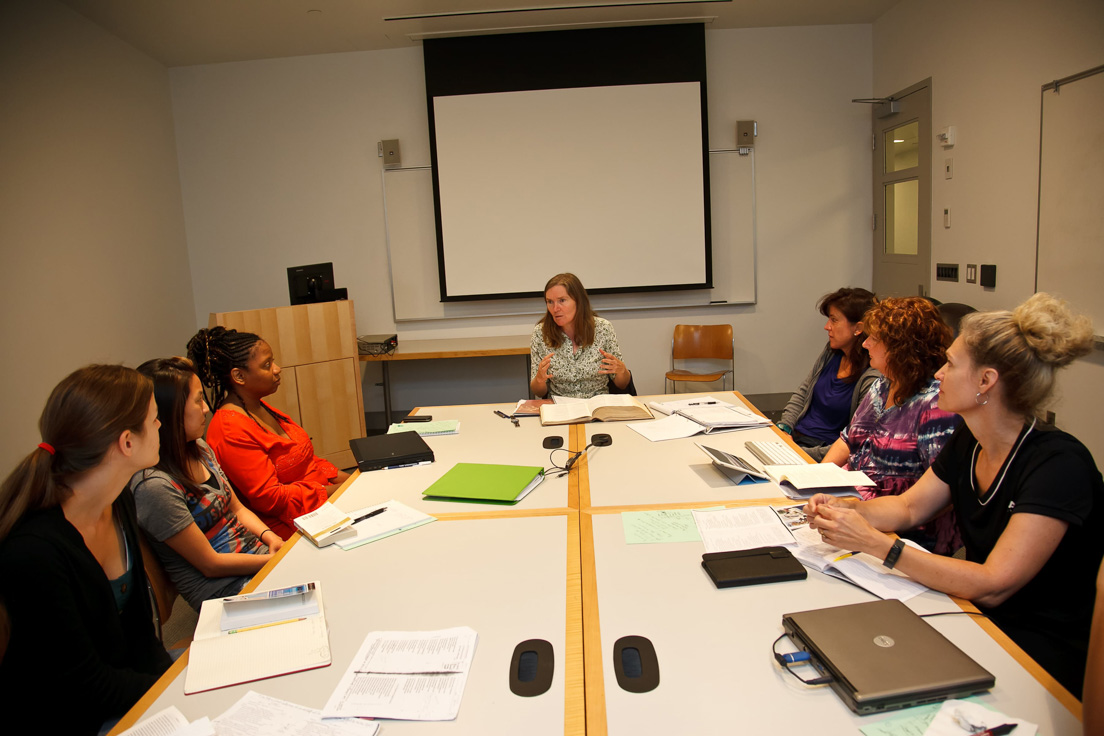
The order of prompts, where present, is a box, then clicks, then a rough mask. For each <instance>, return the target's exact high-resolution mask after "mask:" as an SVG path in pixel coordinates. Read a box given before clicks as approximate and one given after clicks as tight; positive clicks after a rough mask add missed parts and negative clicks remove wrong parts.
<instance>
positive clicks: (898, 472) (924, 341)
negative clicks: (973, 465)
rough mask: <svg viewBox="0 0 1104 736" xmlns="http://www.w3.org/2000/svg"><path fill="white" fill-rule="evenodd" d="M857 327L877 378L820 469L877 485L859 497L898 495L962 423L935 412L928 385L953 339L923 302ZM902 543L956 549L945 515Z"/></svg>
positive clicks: (899, 304) (881, 305)
mask: <svg viewBox="0 0 1104 736" xmlns="http://www.w3.org/2000/svg"><path fill="white" fill-rule="evenodd" d="M863 326H864V329H865V330H866V334H867V338H866V341H865V342H864V343H863V347H865V348H866V349H867V351H868V352H869V353H870V365H871V367H873V368H877V369H878V370H879V371H881V372H882V378H879V379H878V380H877V381H875V382H874V385H873V386H871V387H870V391H869V392H868V393H867V394H866V397H865V398H864V399H863V400H862V403H860V404H859V408H858V409H856V410H855V415H854V416H853V417H852V418H851V424H850V425H848V426H847V427H846V428H845V429H844V430H843V432H842V433H841V434H840V438H839V439H838V440H836V442H835V444H833V445H832V447H831V448H830V449H829V450H828V453H827V454H826V455H825V456H824V460H823V461H822V462H826V463H828V462H831V463H835V464H836V465H843V466H845V467H847V468H848V469H850V470H861V471H862V472H864V473H866V474H867V475H868V476H869V477H870V479H871V480H873V481H874V483H875V484H876V486H875V488H874V489H873V490H869V489H866V490H863V491H861V492H862V494H863V497H864V498H875V497H877V496H897V495H900V494H902V493H904V492H905V491H906V490H908V488H909V487H910V486H911V485H912V484H913V483H915V482H916V481H917V479H918V478H920V476H921V475H923V474H924V471H925V470H927V469H928V468H929V467H930V466H931V464H932V462H934V460H935V458H936V456H937V455H938V454H939V451H940V450H942V449H943V445H945V444H946V443H947V440H948V439H950V437H951V434H952V433H953V432H954V430H955V427H956V426H958V423H959V421H960V419H959V417H957V416H956V415H954V414H951V413H950V412H947V411H943V410H942V409H940V408H939V407H938V406H937V401H938V398H939V381H937V380H935V378H934V376H935V372H936V371H937V370H939V368H940V366H942V365H943V363H944V362H945V361H946V357H947V348H948V347H949V346H950V344H951V340H952V335H951V330H950V328H949V327H947V325H946V324H945V323H944V322H943V319H942V318H941V317H940V316H939V310H938V309H936V308H935V305H934V304H932V303H931V302H930V301H928V300H927V299H923V298H921V297H904V298H898V299H885V300H884V301H881V302H878V303H877V304H875V305H874V306H873V307H871V309H870V310H869V311H868V312H867V313H866V316H865V317H864V319H863ZM906 536H910V537H912V538H914V539H915V540H916V541H917V542H920V543H921V544H923V545H924V546H925V547H927V548H929V549H931V550H932V551H934V552H939V553H941V554H951V553H952V552H954V551H955V549H957V548H958V547H959V546H961V540H960V539H959V536H958V533H957V530H956V529H955V525H954V517H953V515H951V514H945V515H944V516H941V517H938V518H937V519H935V520H934V522H933V523H931V524H929V525H927V526H925V527H920V528H918V529H916V530H913V531H912V532H910V533H908V534H906Z"/></svg>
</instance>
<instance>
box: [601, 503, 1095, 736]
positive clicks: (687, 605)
mask: <svg viewBox="0 0 1104 736" xmlns="http://www.w3.org/2000/svg"><path fill="white" fill-rule="evenodd" d="M620 516H621V515H620V514H617V513H610V514H594V515H593V517H592V519H593V531H594V537H593V543H594V559H595V574H596V578H597V590H598V600H597V608H598V615H599V617H600V627H599V629H600V635H601V649H602V654H601V658H600V659H601V662H602V663H603V665H604V667H603V669H604V672H603V679H604V695H605V711H606V718H607V723H606V725H607V726H608V733H610V734H617V735H621V734H624V735H625V736H637V735H638V734H643V733H655V734H659V733H663V734H676V733H678V734H694V735H695V736H705V735H706V734H734V733H746V734H800V735H801V736H805V735H806V734H809V733H815V734H818V735H820V734H846V735H847V736H854V735H855V734H857V733H858V729H859V727H860V726H865V725H868V724H871V723H875V722H877V721H880V720H884V719H885V718H886V717H888V716H890V715H892V714H886V715H874V716H862V717H860V716H857V715H855V714H854V713H852V712H851V711H850V710H848V708H847V706H846V705H844V703H843V701H842V700H840V698H839V697H837V696H836V694H835V693H834V692H833V691H832V690H831V689H829V688H827V687H819V688H818V687H812V688H807V687H806V686H804V685H802V684H800V683H798V682H797V680H795V679H794V678H793V677H792V676H791V675H790V674H787V673H785V672H783V671H782V670H781V668H780V667H778V666H777V665H776V664H775V661H774V659H773V657H772V655H771V644H772V642H773V641H774V639H775V638H777V637H778V636H779V635H780V634H781V633H782V615H783V614H784V613H791V612H796V611H803V610H809V609H813V608H823V607H827V606H835V605H845V604H849V603H859V602H863V601H868V600H874V597H873V596H872V595H870V594H869V593H866V592H865V591H863V590H861V589H859V588H856V587H854V586H852V585H849V584H847V583H844V582H841V581H839V580H836V579H833V578H830V577H827V576H825V575H822V574H820V573H817V572H813V571H810V572H809V578H808V580H804V581H792V582H785V583H774V584H769V585H755V586H747V587H738V588H727V589H724V590H718V589H717V588H715V587H714V586H713V583H712V582H711V581H710V580H709V578H708V576H707V575H706V573H705V571H704V570H702V568H701V555H702V552H703V547H702V544H701V543H700V542H682V543H669V544H634V545H629V544H626V543H625V539H624V533H623V530H622V522H621V518H620ZM585 543H586V542H585V540H584V544H585ZM584 558H585V555H584ZM908 605H909V606H910V607H911V608H913V610H915V611H917V612H918V613H931V612H935V611H955V610H959V608H958V606H957V605H955V603H954V602H953V601H951V600H950V599H949V598H947V596H945V595H943V594H941V593H934V592H929V593H925V594H923V595H921V596H919V597H917V598H914V599H912V600H911V601H909V602H908ZM588 616H589V614H588ZM590 620H591V619H590V618H588V619H587V621H588V623H589V622H590ZM927 620H928V621H929V622H930V623H931V624H932V625H933V626H934V627H935V628H936V629H938V630H939V631H940V632H942V633H943V634H944V635H945V636H946V637H947V638H948V639H950V640H951V641H952V642H953V643H955V644H956V645H957V646H959V647H960V648H961V649H963V651H965V652H966V653H967V654H969V655H970V656H971V657H973V658H974V659H975V660H977V661H978V662H979V663H980V664H981V665H982V666H983V667H985V668H986V669H988V670H989V671H990V672H992V673H993V674H994V675H995V676H996V687H994V689H993V690H992V692H991V693H990V694H988V695H984V696H981V699H982V700H983V701H984V702H986V703H988V704H990V705H992V706H993V707H995V708H996V709H998V710H1000V711H1002V712H1004V713H1007V714H1009V715H1014V716H1018V717H1021V718H1026V719H1028V720H1030V721H1033V722H1035V723H1038V724H1039V726H1040V734H1046V735H1048V736H1054V735H1055V734H1072V733H1080V728H1081V726H1080V723H1078V721H1077V720H1076V719H1075V718H1074V717H1073V715H1072V714H1071V713H1070V712H1069V711H1068V710H1067V709H1066V708H1065V707H1063V706H1062V705H1061V704H1060V703H1058V701H1057V700H1055V698H1054V697H1053V696H1051V695H1050V694H1049V693H1047V691H1046V690H1045V689H1043V688H1042V687H1041V686H1040V685H1039V683H1038V682H1037V681H1036V680H1035V679H1034V678H1033V677H1032V676H1031V675H1030V674H1028V673H1027V671H1026V670H1024V669H1023V668H1022V667H1021V666H1020V665H1019V664H1017V663H1016V661H1015V660H1014V659H1012V657H1011V656H1010V655H1009V654H1008V653H1007V652H1006V651H1005V650H1004V649H1003V648H1002V647H1001V646H1000V645H999V644H998V643H997V642H996V641H994V640H993V639H992V638H991V637H989V636H988V635H987V634H986V633H985V632H984V631H983V630H982V629H981V628H980V627H979V626H978V625H977V623H975V622H974V621H972V620H970V617H969V616H965V615H955V616H940V617H935V618H930V619H927ZM630 634H634V635H639V636H644V637H646V638H648V639H649V640H651V642H652V644H653V645H654V647H655V650H656V654H657V657H658V660H659V674H660V684H659V687H658V688H656V689H655V690H653V691H652V692H649V693H643V694H633V693H628V692H625V691H623V690H621V688H620V687H619V686H618V685H617V681H616V678H615V676H614V674H613V671H612V667H611V666H610V664H609V663H610V662H611V661H612V656H613V655H612V652H613V645H614V642H615V641H616V640H617V639H618V638H620V637H622V636H626V635H630ZM590 645H591V640H590V639H589V638H588V646H590ZM790 651H792V649H791V650H790ZM591 661H593V660H591V659H590V658H589V657H588V664H589V663H590V662H591ZM804 676H805V677H809V676H810V675H809V674H808V673H805V674H804ZM592 680H593V673H592V672H590V671H588V674H587V681H588V695H587V697H588V704H587V710H588V718H592V716H593V713H594V711H593V710H592V705H593V704H592V703H591V702H590V700H591V697H592V696H591V691H590V684H591V682H592ZM592 727H597V728H598V731H597V732H598V733H604V732H605V730H604V729H602V728H601V726H600V725H599V724H594V723H590V722H588V730H590V728H592Z"/></svg>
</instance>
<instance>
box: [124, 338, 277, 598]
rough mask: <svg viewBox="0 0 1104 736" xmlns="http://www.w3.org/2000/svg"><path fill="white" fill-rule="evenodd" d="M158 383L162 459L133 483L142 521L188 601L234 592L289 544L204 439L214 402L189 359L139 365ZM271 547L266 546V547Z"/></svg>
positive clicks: (175, 582) (170, 573)
mask: <svg viewBox="0 0 1104 736" xmlns="http://www.w3.org/2000/svg"><path fill="white" fill-rule="evenodd" d="M138 370H139V371H140V372H141V373H144V374H145V375H147V376H149V377H150V378H152V379H153V382H154V399H155V401H156V403H157V410H158V414H159V415H160V419H161V429H160V433H161V456H160V459H159V460H158V463H157V465H156V466H155V467H153V468H147V469H146V470H140V471H138V472H137V473H135V474H134V476H133V477H132V478H131V481H130V487H131V490H132V491H133V492H134V500H135V504H136V506H137V509H138V523H139V525H140V526H141V527H142V529H143V530H144V531H145V532H146V534H147V535H148V536H149V537H150V540H151V542H152V546H153V548H154V551H155V552H156V553H157V556H158V558H160V560H161V564H162V565H163V566H164V567H165V570H166V572H168V573H169V576H170V577H171V578H172V581H173V583H174V584H175V585H176V587H177V589H178V590H179V591H180V594H181V595H182V596H184V599H185V600H186V601H188V604H189V605H190V606H192V608H195V609H196V610H199V607H200V605H201V604H202V603H203V601H205V600H207V599H209V598H217V597H221V596H226V595H234V594H235V593H237V592H239V591H240V590H241V589H242V587H243V586H244V585H245V584H246V583H247V582H249V580H250V579H251V578H252V577H253V575H254V574H255V573H256V572H257V571H258V570H260V569H261V568H262V567H264V565H265V563H266V562H268V560H269V559H270V558H271V557H272V553H274V552H276V551H277V550H278V549H279V548H280V546H281V545H282V544H283V540H281V539H280V537H279V535H277V534H275V533H274V532H272V531H271V530H269V529H267V528H265V525H264V523H263V522H262V521H261V520H260V519H258V518H257V516H256V515H255V514H254V513H253V512H252V511H250V510H249V509H247V508H246V507H245V506H244V505H243V504H242V503H241V501H240V500H238V497H237V495H236V494H235V493H234V491H233V489H232V488H231V486H230V482H229V481H228V480H227V479H226V475H225V474H224V473H223V472H222V468H221V467H219V464H218V461H217V460H216V459H215V455H214V453H213V452H212V451H211V448H210V447H208V446H207V443H205V442H204V441H203V440H202V439H201V438H202V436H203V430H204V427H205V425H206V420H207V403H206V402H205V401H204V398H203V389H202V386H201V385H200V382H199V378H198V376H196V374H195V372H194V371H193V370H192V364H191V362H190V361H188V360H186V359H184V358H164V359H158V360H151V361H147V362H146V363H143V364H142V365H141V366H139V367H138ZM266 543H267V545H266Z"/></svg>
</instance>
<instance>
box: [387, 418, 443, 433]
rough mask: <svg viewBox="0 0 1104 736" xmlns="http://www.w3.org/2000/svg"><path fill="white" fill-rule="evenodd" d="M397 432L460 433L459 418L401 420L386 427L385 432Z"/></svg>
mask: <svg viewBox="0 0 1104 736" xmlns="http://www.w3.org/2000/svg"><path fill="white" fill-rule="evenodd" d="M399 432H417V433H418V434H420V435H421V436H422V437H437V436H440V435H446V434H460V420H459V419H438V420H437V421H435V422H403V423H401V424H392V425H391V426H390V427H388V428H387V434H398V433H399Z"/></svg>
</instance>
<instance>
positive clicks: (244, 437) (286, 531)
mask: <svg viewBox="0 0 1104 736" xmlns="http://www.w3.org/2000/svg"><path fill="white" fill-rule="evenodd" d="M188 357H189V358H190V359H191V361H192V364H193V365H194V366H195V369H196V373H197V374H198V375H199V378H200V380H201V381H202V382H203V385H204V386H205V387H206V388H207V389H208V390H209V391H210V394H209V397H208V403H209V404H210V405H211V406H214V407H218V408H217V410H216V411H215V414H214V416H213V417H212V418H211V424H210V426H209V427H208V428H207V444H208V445H210V446H211V448H212V449H213V450H214V451H215V455H216V456H217V457H218V461H219V464H221V465H222V468H223V470H224V471H226V474H227V476H229V478H230V481H231V483H233V484H234V487H235V488H236V489H237V490H238V492H239V494H240V495H241V497H242V499H243V500H244V501H245V503H246V505H247V506H249V508H250V509H252V510H253V512H254V513H256V514H257V516H259V517H260V518H261V520H262V521H263V522H264V523H265V524H266V525H267V526H268V528H270V529H271V530H272V531H274V532H276V533H277V534H279V535H280V536H281V537H282V538H283V539H288V538H290V537H291V535H292V534H293V533H294V532H295V525H294V523H293V520H294V519H295V517H297V516H302V515H303V514H306V513H309V512H311V511H314V510H315V509H316V508H318V507H319V506H321V505H322V503H323V502H324V501H325V500H326V499H327V498H328V497H329V496H330V494H332V493H333V492H334V490H336V489H337V487H338V486H339V485H341V484H342V483H343V482H345V480H346V479H347V478H348V477H349V476H348V474H347V473H344V472H342V471H340V470H338V469H337V468H336V467H335V466H334V465H333V463H330V462H327V461H326V460H323V459H321V458H319V457H316V456H315V454H314V446H313V445H312V444H311V440H310V437H308V436H307V433H306V432H304V431H303V428H302V427H300V426H299V425H298V424H296V423H295V422H293V421H292V420H291V418H290V417H288V416H287V415H285V414H282V413H281V412H278V411H276V410H275V409H273V408H272V407H271V406H269V405H268V404H266V403H265V402H264V401H262V400H261V399H263V398H264V397H266V396H271V395H272V394H274V393H276V390H277V389H278V388H279V387H280V366H278V365H277V364H276V361H275V360H274V359H273V356H272V348H271V347H270V346H269V344H268V343H267V342H265V341H264V340H262V339H261V338H260V337H258V336H257V335H254V334H252V333H250V332H238V331H237V330H228V329H226V328H225V327H221V326H220V327H212V328H210V329H206V330H200V331H199V332H198V333H197V334H196V336H195V337H193V338H192V339H191V340H190V341H189V342H188Z"/></svg>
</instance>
